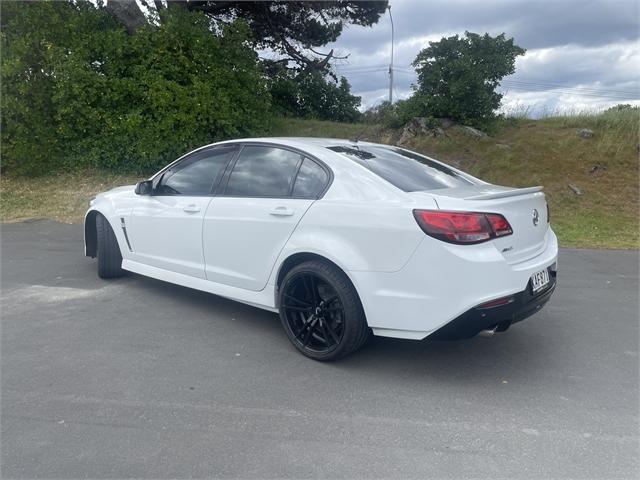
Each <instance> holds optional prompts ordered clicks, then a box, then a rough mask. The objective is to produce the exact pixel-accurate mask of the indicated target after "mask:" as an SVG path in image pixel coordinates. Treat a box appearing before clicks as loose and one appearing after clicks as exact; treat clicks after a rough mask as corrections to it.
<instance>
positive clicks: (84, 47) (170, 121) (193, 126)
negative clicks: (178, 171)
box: [1, 1, 270, 175]
mask: <svg viewBox="0 0 640 480" xmlns="http://www.w3.org/2000/svg"><path fill="white" fill-rule="evenodd" d="M1 8H2V11H1V15H2V67H1V70H2V71H1V75H2V77H1V79H2V163H3V167H5V168H7V169H8V170H9V171H10V172H12V173H13V172H15V173H24V174H30V175H35V174H44V173H48V172H51V171H61V170H76V169H80V168H88V167H89V168H90V167H97V168H109V169H112V170H115V171H131V172H140V171H148V170H152V169H154V168H157V167H159V166H161V165H163V164H166V163H167V162H168V161H170V160H173V159H175V158H176V157H177V156H179V155H180V154H182V153H184V152H185V151H187V150H189V149H191V148H193V147H196V146H200V145H202V144H205V143H208V142H212V141H215V140H218V139H222V138H228V137H237V136H244V135H251V134H255V133H259V132H261V131H262V130H263V129H264V128H265V125H266V123H267V120H268V115H269V112H270V97H269V93H268V90H267V85H266V82H265V80H264V76H263V74H262V71H261V68H260V64H259V60H258V57H257V54H256V53H255V51H254V50H253V49H252V48H251V47H250V46H249V44H248V40H249V37H250V32H249V30H248V28H247V27H246V25H244V24H242V23H238V22H236V23H234V24H232V25H230V26H227V27H224V29H223V30H221V31H216V33H215V34H214V33H213V32H212V30H215V29H213V26H212V25H211V23H210V21H209V20H208V19H207V18H206V17H205V16H204V15H203V14H201V13H198V12H189V11H186V10H185V9H175V10H174V9H167V10H166V11H165V12H164V13H163V14H164V15H165V16H166V18H163V21H162V22H161V24H160V25H159V26H151V25H150V26H147V27H144V28H142V29H140V30H139V31H137V32H136V33H135V34H134V35H128V34H127V33H126V31H125V30H124V28H123V27H122V26H121V25H119V24H117V23H116V22H115V21H114V20H113V19H112V17H111V16H109V15H108V14H107V13H106V12H105V10H104V9H103V8H96V7H95V6H94V5H93V4H91V3H89V2H84V1H78V2H75V3H70V2H6V1H3V2H2V4H1Z"/></svg>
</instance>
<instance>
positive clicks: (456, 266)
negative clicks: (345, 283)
mask: <svg viewBox="0 0 640 480" xmlns="http://www.w3.org/2000/svg"><path fill="white" fill-rule="evenodd" d="M557 259H558V242H557V238H556V236H555V234H554V233H553V231H552V230H551V229H548V233H547V235H546V236H545V243H544V245H543V246H542V247H541V248H540V249H539V250H538V252H537V254H536V255H535V256H533V257H532V258H528V259H526V260H524V261H520V262H517V263H509V262H508V261H507V259H506V258H505V256H504V255H503V254H502V252H501V251H500V250H499V249H498V248H497V247H496V245H495V244H493V243H492V242H487V243H484V244H479V245H472V246H468V245H451V244H447V243H443V242H440V241H438V240H435V239H432V238H430V237H426V238H425V240H424V241H423V242H422V243H421V245H419V246H418V248H417V249H416V251H415V252H414V254H413V256H412V257H411V258H410V259H409V261H408V262H407V263H406V265H405V266H404V267H403V268H402V269H400V270H399V271H397V272H391V273H383V272H362V271H350V272H348V273H349V276H350V278H351V280H352V281H353V283H354V285H355V287H356V289H357V291H358V293H359V294H360V299H361V300H362V305H363V307H364V310H365V314H366V316H367V322H368V323H369V326H370V327H371V328H372V329H373V332H374V334H376V335H380V336H387V337H396V338H407V339H415V340H420V339H423V338H425V337H427V336H430V335H433V334H435V333H436V332H440V335H442V336H444V334H443V333H442V332H441V330H442V331H447V330H445V327H446V326H447V325H448V324H449V323H453V322H455V325H456V327H458V326H460V325H463V324H466V323H469V324H470V326H469V327H467V328H464V329H462V328H461V330H463V332H462V333H464V334H465V335H463V336H471V335H474V334H476V333H478V332H479V331H481V330H483V329H486V328H492V327H493V326H495V325H497V324H503V326H504V325H506V322H510V323H509V324H511V323H514V322H515V321H518V320H521V319H523V318H526V316H528V315H531V314H533V313H535V312H536V311H537V310H539V309H540V307H541V306H542V305H543V304H544V302H545V301H547V300H548V299H549V297H550V296H551V292H553V289H554V288H555V276H550V283H552V285H550V286H549V287H548V288H547V289H546V290H545V291H544V292H542V293H540V295H538V296H535V298H530V296H533V295H532V294H530V293H527V292H530V285H531V276H532V275H534V274H535V273H537V272H539V271H541V270H543V269H548V268H551V267H552V266H554V265H557ZM553 271H554V273H555V271H556V268H555V267H553ZM543 294H545V295H544V296H543ZM528 295H529V296H528ZM507 296H513V298H514V301H513V302H511V303H510V304H509V305H507V306H505V307H494V309H491V310H492V311H491V312H489V309H484V310H486V311H483V312H477V311H476V310H477V307H478V306H479V305H482V304H484V303H486V302H490V301H492V300H495V299H498V298H502V297H507ZM538 300H544V301H538ZM538 305H539V306H538ZM483 314H484V316H483ZM450 328H451V329H454V327H453V326H452V327H450ZM456 329H457V328H456ZM468 332H473V333H468Z"/></svg>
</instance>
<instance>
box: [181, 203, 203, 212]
mask: <svg viewBox="0 0 640 480" xmlns="http://www.w3.org/2000/svg"><path fill="white" fill-rule="evenodd" d="M182 211H184V212H187V213H198V212H199V211H200V207H198V206H196V205H194V204H191V205H187V206H186V207H183V209H182Z"/></svg>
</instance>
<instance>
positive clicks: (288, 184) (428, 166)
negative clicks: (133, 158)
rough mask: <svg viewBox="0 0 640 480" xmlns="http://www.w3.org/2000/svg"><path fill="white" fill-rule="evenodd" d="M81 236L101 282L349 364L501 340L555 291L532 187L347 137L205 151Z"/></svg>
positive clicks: (553, 249) (89, 219) (114, 207)
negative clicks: (218, 306)
mask: <svg viewBox="0 0 640 480" xmlns="http://www.w3.org/2000/svg"><path fill="white" fill-rule="evenodd" d="M84 227H85V253H86V255H87V256H89V257H97V258H98V275H99V276H100V277H102V278H112V277H118V276H120V275H122V274H123V270H127V271H130V272H135V273H138V274H140V275H146V276H149V277H153V278H156V279H160V280H164V281H167V282H171V283H175V284H178V285H183V286H185V287H190V288H194V289H198V290H203V291H205V292H210V293H213V294H216V295H220V296H223V297H227V298H230V299H233V300H237V301H239V302H243V303H247V304H250V305H254V306H256V307H259V308H263V309H266V310H270V311H273V312H278V313H279V315H280V319H281V321H282V326H283V327H284V330H285V332H286V334H287V336H288V337H289V339H290V340H291V343H292V344H293V345H294V346H295V347H296V348H297V349H298V350H299V351H300V352H302V353H303V354H304V355H306V356H308V357H310V358H313V359H315V360H334V359H337V358H340V357H342V356H344V355H347V354H349V353H351V352H353V351H355V350H357V349H358V348H359V347H361V346H362V345H363V344H364V343H365V341H366V340H367V338H368V336H369V335H370V333H371V332H373V334H375V335H381V336H387V337H396V338H406V339H414V340H419V339H423V338H425V337H431V338H442V339H456V338H468V337H472V336H474V335H477V334H484V335H491V334H493V333H494V332H502V331H504V330H506V329H507V328H509V327H510V326H511V325H512V324H513V323H516V322H518V321H520V320H523V319H524V318H526V317H528V316H530V315H531V314H533V313H535V312H537V311H538V310H539V309H540V308H541V307H542V306H543V305H544V304H545V303H546V302H547V301H548V300H549V298H550V297H551V294H552V293H553V291H554V288H555V285H556V271H557V269H556V260H557V254H558V244H557V239H556V236H555V235H554V233H553V231H552V230H551V227H550V226H549V209H548V206H547V203H546V201H545V196H544V193H542V188H541V187H531V188H520V189H517V188H508V187H501V186H496V185H492V184H489V183H486V182H483V181H482V180H479V179H477V178H474V177H472V176H471V175H468V174H466V173H464V172H462V171H460V170H457V169H455V168H452V167H450V166H447V165H445V164H443V163H441V162H438V161H436V160H434V159H432V158H428V157H425V156H423V155H419V154H417V153H414V152H411V151H409V150H404V149H402V148H398V147H392V146H386V145H377V144H372V143H364V142H357V141H348V140H335V139H317V138H313V139H310V138H309V139H307V138H263V139H248V140H237V141H228V142H222V143H217V144H213V145H207V146H205V147H202V148H199V149H197V150H195V151H193V152H190V153H188V154H186V155H184V156H183V157H181V158H179V159H178V160H176V161H175V162H173V163H171V164H170V165H168V166H167V167H165V168H164V169H162V170H161V171H159V172H158V173H156V174H155V175H154V176H153V177H151V178H150V179H149V180H146V181H143V182H140V183H138V184H137V185H136V186H127V187H120V188H115V189H113V190H110V191H108V192H105V193H101V194H99V195H98V196H97V197H96V198H95V199H93V200H92V201H91V206H90V208H89V211H88V212H87V215H86V218H85V226H84Z"/></svg>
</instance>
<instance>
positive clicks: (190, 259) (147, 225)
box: [127, 195, 212, 278]
mask: <svg viewBox="0 0 640 480" xmlns="http://www.w3.org/2000/svg"><path fill="white" fill-rule="evenodd" d="M138 198H139V200H138V202H137V204H136V206H135V207H133V209H132V210H131V215H130V219H129V221H128V222H127V225H128V234H129V239H130V241H131V246H132V248H133V254H132V259H133V260H135V261H136V262H139V263H142V264H146V265H149V266H151V267H157V268H162V269H164V270H169V271H172V272H176V273H182V274H184V275H190V276H193V277H196V278H205V274H204V270H205V267H204V256H203V253H202V220H203V218H204V214H205V212H206V210H207V206H208V205H209V203H210V202H211V200H212V199H211V197H190V196H184V197H182V196H148V195H145V196H139V197H138Z"/></svg>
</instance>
